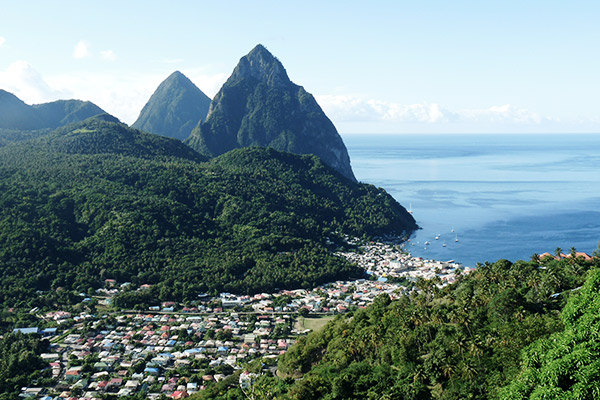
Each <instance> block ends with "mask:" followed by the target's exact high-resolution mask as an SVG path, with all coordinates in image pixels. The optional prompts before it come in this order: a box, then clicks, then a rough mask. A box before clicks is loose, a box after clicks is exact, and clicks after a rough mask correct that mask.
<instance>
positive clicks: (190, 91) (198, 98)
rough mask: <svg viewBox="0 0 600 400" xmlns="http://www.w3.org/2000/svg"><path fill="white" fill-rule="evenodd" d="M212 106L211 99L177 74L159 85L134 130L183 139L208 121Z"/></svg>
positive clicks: (173, 74)
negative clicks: (197, 126)
mask: <svg viewBox="0 0 600 400" xmlns="http://www.w3.org/2000/svg"><path fill="white" fill-rule="evenodd" d="M209 106H210V98H209V97H208V96H206V95H205V94H204V93H203V92H202V91H201V90H200V89H198V88H197V87H196V85H194V84H193V83H192V81H190V80H189V79H188V78H187V77H186V76H185V75H183V74H182V73H181V72H179V71H175V72H173V73H172V74H171V75H169V77H168V78H167V79H165V80H164V81H163V82H162V83H161V84H160V85H159V86H158V88H157V89H156V91H155V92H154V94H152V97H150V100H148V103H146V105H145V106H144V108H143V109H142V111H141V112H140V115H139V117H138V119H137V120H136V121H135V122H134V123H133V125H132V126H131V127H132V128H136V129H141V130H144V131H146V132H151V133H155V134H157V135H162V136H168V137H172V138H175V139H179V140H184V139H187V137H188V136H189V135H190V133H191V132H192V129H194V127H195V126H196V125H197V124H198V123H199V122H200V121H201V120H204V119H205V118H206V114H208V108H209Z"/></svg>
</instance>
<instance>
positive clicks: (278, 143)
mask: <svg viewBox="0 0 600 400" xmlns="http://www.w3.org/2000/svg"><path fill="white" fill-rule="evenodd" d="M187 143H188V144H189V145H190V146H191V147H193V148H194V149H196V150H198V151H199V152H201V153H204V154H206V155H209V156H217V155H220V154H223V153H226V152H227V151H229V150H232V149H235V148H239V147H249V146H262V147H272V148H275V149H277V150H281V151H287V152H290V153H296V154H314V155H317V156H319V157H320V158H321V159H322V160H323V161H324V162H325V164H327V165H329V166H330V167H332V168H333V169H335V170H337V171H338V172H340V173H341V174H342V175H344V176H345V177H346V178H348V179H351V180H353V181H355V180H356V178H355V177H354V173H353V172H352V168H351V167H350V158H349V157H348V151H347V150H346V146H345V145H344V142H343V141H342V138H341V137H340V135H339V134H338V132H337V130H336V129H335V127H334V126H333V123H332V122H331V121H330V120H329V118H327V116H326V115H325V113H324V112H323V110H322V109H321V107H319V105H318V104H317V102H316V101H315V99H314V97H313V96H312V95H311V94H310V93H308V92H306V91H305V90H304V88H303V87H301V86H298V85H295V84H294V83H292V82H291V81H290V79H289V78H288V76H287V73H286V71H285V68H284V67H283V65H282V64H281V62H279V60H277V59H276V58H275V57H273V55H272V54H271V53H270V52H269V51H268V50H267V49H265V48H264V47H263V46H262V45H258V46H256V47H255V48H254V49H253V50H252V51H251V52H250V53H248V55H246V56H244V57H242V58H241V59H240V62H239V64H238V65H237V66H236V68H235V69H234V71H233V73H232V74H231V76H230V77H229V79H228V80H227V82H225V84H224V85H223V87H222V88H221V90H220V91H219V93H217V95H216V96H215V98H214V99H213V101H212V103H211V105H210V109H209V112H208V116H207V118H206V122H205V123H203V124H199V125H198V126H197V127H196V128H195V129H194V131H193V132H192V134H191V135H190V138H189V139H188V140H187Z"/></svg>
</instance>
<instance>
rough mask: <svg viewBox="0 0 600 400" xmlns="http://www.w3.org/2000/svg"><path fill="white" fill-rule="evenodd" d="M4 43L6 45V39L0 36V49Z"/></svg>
mask: <svg viewBox="0 0 600 400" xmlns="http://www.w3.org/2000/svg"><path fill="white" fill-rule="evenodd" d="M4 43H6V39H5V38H4V37H2V36H0V47H2V45H4Z"/></svg>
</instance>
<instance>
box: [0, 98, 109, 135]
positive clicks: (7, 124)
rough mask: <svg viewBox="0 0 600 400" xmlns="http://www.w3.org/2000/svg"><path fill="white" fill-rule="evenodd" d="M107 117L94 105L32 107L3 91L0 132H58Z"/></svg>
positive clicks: (59, 102)
mask: <svg viewBox="0 0 600 400" xmlns="http://www.w3.org/2000/svg"><path fill="white" fill-rule="evenodd" d="M104 113H105V111H104V110H102V109H101V108H100V107H98V106H97V105H95V104H94V103H92V102H89V101H81V100H57V101H53V102H50V103H42V104H35V105H31V106H30V105H27V104H25V103H24V102H23V101H22V100H20V99H19V98H18V97H17V96H15V95H14V94H12V93H9V92H7V91H5V90H1V89H0V128H3V129H15V130H38V129H55V128H58V127H60V126H63V125H67V124H69V123H71V122H78V121H83V120H84V119H86V118H90V117H93V116H94V115H98V114H104Z"/></svg>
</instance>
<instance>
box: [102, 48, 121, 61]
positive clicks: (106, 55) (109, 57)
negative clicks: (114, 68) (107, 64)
mask: <svg viewBox="0 0 600 400" xmlns="http://www.w3.org/2000/svg"><path fill="white" fill-rule="evenodd" d="M100 57H102V59H103V60H106V61H115V60H116V59H117V55H116V54H115V52H114V51H112V50H103V51H101V52H100Z"/></svg>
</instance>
